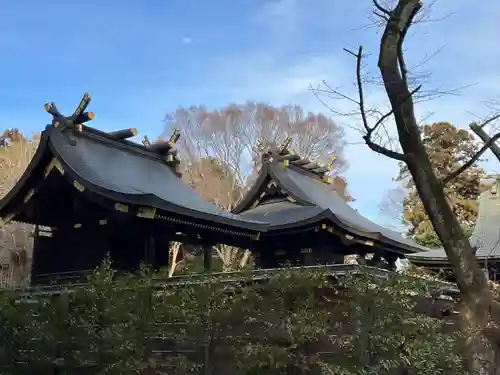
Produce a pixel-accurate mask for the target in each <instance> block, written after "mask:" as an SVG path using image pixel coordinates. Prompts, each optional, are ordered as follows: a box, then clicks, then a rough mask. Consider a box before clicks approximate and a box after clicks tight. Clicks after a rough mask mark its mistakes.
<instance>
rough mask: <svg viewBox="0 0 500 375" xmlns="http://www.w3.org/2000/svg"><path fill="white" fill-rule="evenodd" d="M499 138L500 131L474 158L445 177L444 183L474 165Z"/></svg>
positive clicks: (442, 181)
mask: <svg viewBox="0 0 500 375" xmlns="http://www.w3.org/2000/svg"><path fill="white" fill-rule="evenodd" d="M499 138H500V133H497V134H495V135H494V136H493V137H491V138H489V139H488V141H487V142H485V143H484V145H483V147H481V149H480V150H479V151H478V152H477V153H476V154H475V155H474V156H473V157H472V158H470V159H469V161H468V162H467V163H465V164H463V165H462V166H461V167H460V168H458V169H457V170H455V171H453V172H452V173H450V174H449V175H448V176H446V177H445V178H443V179H442V180H441V183H442V184H443V185H446V184H447V183H448V182H450V181H452V180H453V179H455V178H457V177H458V176H459V175H460V173H462V172H464V171H465V170H466V169H468V168H470V167H471V166H472V165H474V163H476V162H477V161H478V160H479V158H480V157H481V155H482V154H484V153H485V152H486V150H488V149H489V148H490V147H491V145H492V144H494V143H495V141H497V140H498V139H499Z"/></svg>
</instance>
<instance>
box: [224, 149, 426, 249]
mask: <svg viewBox="0 0 500 375" xmlns="http://www.w3.org/2000/svg"><path fill="white" fill-rule="evenodd" d="M330 169H331V168H329V167H321V166H319V165H318V164H315V163H311V162H310V161H308V160H304V159H301V158H300V157H299V156H297V155H295V154H293V153H291V152H290V151H289V150H288V149H286V148H282V149H281V150H280V149H278V148H274V149H270V150H268V151H267V152H265V153H264V155H263V166H262V168H261V171H260V173H259V176H258V178H257V182H256V183H255V184H254V186H253V187H252V188H251V189H250V190H249V192H248V193H247V194H246V196H245V197H244V198H243V199H242V201H241V202H240V204H239V205H238V206H237V207H236V208H235V210H234V211H233V212H235V213H239V214H242V215H245V214H246V213H249V214H250V215H251V217H252V218H254V219H256V220H259V219H262V220H264V219H265V220H269V221H271V222H272V223H273V225H271V227H270V228H269V230H270V231H272V230H273V228H274V225H275V224H276V227H277V228H279V224H280V223H284V222H286V223H288V224H289V226H290V225H291V224H292V223H293V225H295V226H297V227H298V226H301V225H304V223H305V222H306V221H307V222H308V223H312V221H314V220H316V223H318V222H319V221H320V220H322V221H324V220H325V219H329V220H330V221H332V222H333V223H335V224H336V225H337V226H340V227H342V228H343V229H344V230H346V231H347V232H348V233H351V234H355V235H357V236H361V237H363V238H367V239H371V240H375V241H379V242H380V243H383V244H385V245H386V246H390V247H391V248H393V249H394V248H395V249H399V250H400V251H401V252H403V253H413V252H419V251H422V250H427V248H425V247H423V246H420V245H418V244H417V243H415V242H414V241H412V240H409V239H406V238H404V237H403V236H402V235H401V234H400V233H398V232H395V231H392V230H390V229H387V228H384V227H382V226H380V225H378V224H376V223H374V222H372V221H370V220H368V219H367V218H365V217H364V216H363V215H361V214H360V213H359V212H357V211H356V210H355V209H353V208H352V207H351V206H349V204H348V203H347V202H346V199H342V198H341V197H340V196H339V194H338V193H337V192H336V191H335V190H334V189H333V188H332V182H333V180H334V179H332V178H330V176H329V171H330ZM270 182H274V183H275V184H276V185H277V186H278V187H279V189H281V191H283V194H285V195H288V196H289V197H290V198H291V199H292V200H293V201H295V202H296V204H292V203H286V202H283V203H281V204H277V203H273V204H272V206H270V207H266V206H267V205H268V204H263V203H259V200H260V199H261V197H262V194H263V192H264V191H265V189H266V186H268V185H269V184H270ZM256 205H257V206H256ZM255 206H256V207H255ZM261 207H262V208H261ZM271 207H272V208H271ZM292 207H293V208H292Z"/></svg>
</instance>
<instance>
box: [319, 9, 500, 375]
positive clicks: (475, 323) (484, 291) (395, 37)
mask: <svg viewBox="0 0 500 375" xmlns="http://www.w3.org/2000/svg"><path fill="white" fill-rule="evenodd" d="M422 6H423V5H422V2H421V1H420V0H398V1H395V5H394V6H393V7H391V8H389V7H384V6H382V5H380V4H379V3H378V2H377V1H376V0H374V12H375V14H376V15H377V17H378V18H379V20H381V25H382V27H383V34H382V37H381V40H380V50H379V55H378V68H379V72H380V77H381V80H382V83H383V87H384V90H385V93H386V94H387V97H388V99H389V103H390V110H389V111H387V112H385V113H383V112H381V111H379V110H374V109H372V108H370V107H369V106H368V105H367V104H366V100H365V92H364V84H365V82H366V80H365V79H364V76H363V72H362V68H363V65H362V64H363V63H362V62H363V57H364V55H363V47H359V49H358V50H357V51H350V50H346V51H347V52H348V53H349V54H350V55H351V56H353V57H354V58H355V61H356V64H355V76H356V86H357V97H356V98H350V97H347V96H346V100H350V101H351V102H353V103H355V105H356V106H357V108H358V112H357V113H359V116H360V120H361V123H362V126H363V135H362V137H363V140H364V142H365V143H366V145H367V146H368V147H369V148H370V149H371V150H373V151H375V152H377V153H379V154H382V155H385V156H387V157H389V158H392V159H394V160H397V161H399V162H402V163H405V164H406V165H407V166H408V169H409V171H410V173H411V176H412V178H413V180H414V182H415V186H416V189H417V192H418V194H419V196H420V198H421V200H422V202H423V204H424V207H425V209H426V211H427V214H428V216H429V218H430V220H431V222H432V224H433V226H434V229H435V231H436V233H437V234H438V236H439V238H440V240H441V242H442V244H443V247H444V249H445V251H446V254H447V256H448V259H449V261H450V263H451V266H452V268H453V271H454V273H455V277H456V280H457V283H458V286H459V288H460V290H461V296H462V300H463V302H464V307H465V312H464V317H466V318H467V319H465V320H466V321H467V322H468V327H469V328H471V329H472V331H473V332H475V333H479V335H477V336H474V339H473V340H472V336H471V341H472V343H471V344H473V345H474V348H475V349H479V348H480V350H481V352H482V353H483V354H484V355H482V356H481V360H480V361H479V360H478V361H475V362H474V368H476V369H477V368H481V371H482V372H481V373H488V374H496V373H498V371H500V326H499V325H500V305H499V303H498V302H497V301H495V299H494V298H493V294H492V292H491V289H490V288H489V285H488V282H487V280H486V277H485V273H484V272H483V271H482V270H481V269H480V267H479V265H478V262H477V261H476V259H475V255H474V252H473V249H472V248H471V245H470V243H469V241H468V238H467V236H466V235H465V234H464V232H463V230H462V228H461V226H460V224H459V222H458V220H457V218H456V217H455V215H454V214H453V211H452V209H451V207H450V205H449V204H448V202H447V200H446V197H445V194H444V189H443V188H444V186H445V185H446V184H447V183H449V182H450V181H452V180H453V179H454V178H456V177H457V176H458V175H459V174H460V173H462V172H463V171H465V170H466V169H467V168H469V167H470V166H472V165H473V164H474V163H476V162H477V161H478V160H479V158H480V157H481V155H482V154H483V153H484V152H485V151H486V150H488V148H489V147H491V146H492V145H493V144H494V142H495V141H496V140H497V139H499V138H500V133H497V134H494V135H493V136H491V137H489V138H488V139H487V140H486V142H485V143H484V145H483V147H482V148H481V149H480V150H479V152H478V153H477V154H475V155H474V156H473V157H472V158H471V159H470V160H468V161H466V162H464V163H463V164H462V165H461V166H460V167H459V168H457V169H456V170H455V171H453V172H452V173H451V174H449V175H447V176H444V177H443V178H441V179H440V178H438V177H437V176H436V175H435V173H434V171H433V168H432V165H431V162H430V160H429V157H428V155H427V153H426V151H425V148H424V146H423V144H422V140H421V135H420V127H419V124H418V122H417V119H416V116H415V100H416V95H417V94H418V93H421V92H422V86H420V85H415V82H412V81H411V80H410V79H409V75H408V67H407V63H406V60H405V54H404V48H403V44H404V41H405V37H406V36H407V34H408V31H409V29H410V27H411V26H412V25H413V24H414V23H415V21H416V20H417V17H418V15H419V14H420V13H421V10H422ZM326 91H329V92H330V93H331V94H335V95H338V96H340V95H342V93H340V92H338V91H337V90H333V89H331V88H330V87H329V86H327V89H326ZM388 120H392V121H393V122H394V123H395V125H396V130H397V138H398V141H399V142H398V143H399V147H397V148H394V147H391V145H389V144H381V143H380V140H381V139H382V135H383V134H384V132H386V129H385V127H384V124H385V123H386V121H388ZM491 120H493V119H491ZM491 120H487V121H486V122H489V121H491ZM486 122H485V123H486ZM485 340H486V341H485Z"/></svg>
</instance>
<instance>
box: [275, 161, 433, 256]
mask: <svg viewBox="0 0 500 375" xmlns="http://www.w3.org/2000/svg"><path fill="white" fill-rule="evenodd" d="M271 168H272V173H273V175H274V176H276V178H277V179H278V180H279V181H280V182H281V183H282V184H283V185H284V186H287V187H288V189H289V190H290V192H291V193H292V194H293V195H295V196H296V197H298V198H299V199H300V200H302V201H305V202H308V203H310V204H312V205H314V206H317V207H320V208H321V209H323V210H328V211H329V212H330V213H331V215H332V216H333V217H335V218H336V219H337V220H338V221H340V222H341V223H342V224H344V226H345V227H346V228H347V229H349V230H351V231H353V232H360V234H364V235H367V237H372V238H373V237H380V239H381V240H382V241H384V240H389V241H390V242H394V243H397V244H400V245H403V246H404V247H407V248H409V249H412V250H413V251H418V250H424V249H426V248H425V247H423V246H420V245H418V244H417V243H415V242H414V241H411V240H408V239H406V238H404V237H403V236H402V235H401V234H400V233H398V232H395V231H393V230H390V229H387V228H384V227H382V226H380V225H378V224H376V223H374V222H372V221H371V220H369V219H367V218H366V217H364V216H363V215H361V214H360V213H359V212H358V211H356V210H355V209H354V208H352V207H351V206H349V204H348V203H347V202H345V201H344V200H343V199H342V198H340V197H339V195H338V194H337V193H336V192H335V191H333V190H332V189H331V188H330V186H329V185H328V184H326V183H325V182H323V181H320V180H317V179H314V178H311V177H309V176H308V175H307V174H305V173H301V171H299V170H296V169H295V168H292V167H289V168H283V166H281V165H279V164H276V165H273V166H272V167H271Z"/></svg>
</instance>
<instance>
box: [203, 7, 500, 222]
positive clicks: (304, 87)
mask: <svg viewBox="0 0 500 375" xmlns="http://www.w3.org/2000/svg"><path fill="white" fill-rule="evenodd" d="M320 3H322V2H320ZM304 4H305V3H304V2H301V1H299V0H281V1H274V2H271V3H269V4H268V5H267V6H266V7H264V8H263V9H262V11H261V12H260V13H259V14H258V20H259V21H260V22H265V23H266V24H267V25H268V26H269V31H270V32H271V35H269V38H268V39H269V40H271V41H272V45H266V46H265V48H264V49H263V50H262V51H252V53H251V54H248V55H247V54H245V55H244V56H243V55H240V56H236V57H235V56H233V57H231V58H229V59H228V58H227V57H224V59H225V63H224V69H223V72H222V71H221V72H219V73H215V74H214V76H213V77H209V80H210V81H212V82H217V87H218V88H219V89H220V90H223V91H224V92H230V93H231V98H233V100H235V101H241V100H262V101H269V102H271V103H273V104H290V103H294V104H295V103H297V104H301V105H302V106H303V107H305V108H306V109H311V110H314V111H321V112H324V113H327V112H328V110H327V109H326V108H325V107H324V106H323V105H322V104H321V103H319V101H318V100H317V99H316V98H315V97H314V96H313V95H312V93H311V92H310V90H309V84H310V83H312V84H313V85H314V84H320V83H321V82H322V81H323V80H325V81H327V82H328V83H329V84H330V85H332V86H334V87H340V88H341V89H342V91H343V92H344V93H346V94H348V95H353V96H354V95H355V93H356V92H355V89H354V87H353V84H352V82H353V80H354V65H353V64H354V61H353V60H352V59H351V58H349V56H347V55H345V54H344V53H343V52H342V49H341V47H342V46H341V45H339V44H338V43H337V44H333V46H332V48H334V49H332V50H331V51H326V52H327V53H323V54H320V55H318V54H308V55H305V56H303V58H302V59H301V60H300V61H297V60H291V59H290V60H287V59H286V58H282V56H281V55H280V54H281V53H282V52H283V50H284V49H285V47H289V46H290V44H293V42H294V41H293V36H294V35H297V33H300V31H301V30H303V28H304V27H307V22H306V21H304V18H303V17H297V15H301V14H302V15H303V14H305V13H304ZM323 5H324V6H325V8H324V9H323V10H321V9H320V10H318V9H316V10H315V13H323V14H325V15H327V16H328V17H329V18H330V19H331V20H330V21H331V22H332V23H335V19H336V18H338V13H337V16H336V15H335V13H334V12H332V5H331V3H330V4H326V3H325V4H323ZM490 5H491V4H488V5H486V4H483V5H479V4H474V5H473V7H474V9H475V10H476V12H475V13H474V14H476V15H477V14H479V15H481V19H478V18H477V17H474V18H473V19H472V18H470V17H469V15H470V14H472V13H470V12H471V11H472V9H469V7H470V6H472V5H470V4H468V3H467V2H466V1H464V0H457V1H454V2H451V1H449V2H446V1H443V2H439V3H437V5H436V6H435V9H434V10H433V12H434V14H435V18H436V19H438V18H441V17H442V16H444V15H447V14H449V13H451V12H453V11H455V12H457V14H456V15H455V16H452V17H450V18H446V19H444V20H443V21H440V22H429V23H424V24H421V25H418V27H416V28H415V32H414V34H413V35H412V37H411V40H410V41H409V43H408V60H409V61H410V62H411V63H413V64H417V63H419V62H420V61H422V60H424V59H425V56H426V55H428V54H432V53H433V52H434V51H435V50H437V49H439V48H440V47H442V46H443V45H445V47H446V48H444V50H443V51H442V52H441V53H440V54H438V55H436V56H435V57H434V58H433V59H431V60H430V61H429V62H428V63H427V64H426V65H425V66H424V68H423V69H426V70H430V71H431V72H434V76H432V77H431V79H430V80H429V83H428V84H427V86H426V87H427V88H428V89H432V88H433V87H436V88H437V89H443V90H447V89H453V88H456V87H461V86H465V85H469V84H474V83H477V84H476V85H474V86H471V87H469V88H468V89H466V90H464V91H463V92H460V93H459V95H449V96H443V97H441V98H438V99H436V100H434V101H430V102H424V103H420V104H418V105H417V115H418V116H419V118H421V119H425V120H426V121H428V122H431V121H450V122H452V123H454V124H456V125H459V126H467V124H468V123H469V122H470V121H472V120H474V119H475V118H474V116H473V115H472V114H471V113H470V112H468V111H476V112H477V113H479V114H484V113H485V112H484V111H486V109H485V108H484V106H483V104H482V102H483V101H485V100H489V99H491V98H493V97H495V96H498V93H499V92H500V74H498V70H497V68H496V67H495V66H494V65H493V64H490V65H488V64H486V62H487V61H491V59H492V54H493V55H495V56H496V55H499V54H500V53H499V52H498V51H494V52H492V48H491V45H490V43H486V42H484V41H485V40H488V39H489V40H491V38H492V37H493V36H494V35H497V34H499V33H500V24H498V23H497V22H496V20H495V22H493V20H494V17H493V12H492V11H491V9H489V8H490ZM342 7H345V5H343V6H342ZM478 7H479V8H482V11H481V10H478V9H477V8H478ZM495 8H498V10H500V3H499V5H495ZM363 9H364V8H363ZM369 9H370V8H369V7H366V9H365V10H366V12H369ZM355 11H356V12H358V14H359V12H360V9H358V8H356V9H355ZM349 13H352V10H351V12H347V13H345V12H344V17H346V18H349V15H350V14H349ZM464 13H466V15H467V17H464ZM352 21H353V24H352V25H351V29H354V28H356V27H357V26H361V25H362V24H363V23H366V17H362V16H359V15H358V18H356V17H352ZM355 21H356V22H358V25H356V24H354V23H355ZM318 22H321V21H320V20H318ZM457 22H458V24H457ZM482 25H484V26H485V27H484V28H483V27H482ZM272 32H274V34H272ZM347 32H349V30H346V33H347ZM366 33H368V35H367V34H366ZM374 33H376V30H373V29H371V30H366V31H364V32H355V33H353V34H354V35H355V36H356V37H357V38H359V41H358V40H350V42H351V43H352V44H353V45H356V43H363V44H364V47H365V51H367V53H372V55H371V56H370V57H368V58H367V59H366V61H365V62H366V64H367V69H368V70H369V71H371V73H376V72H377V67H376V56H375V55H373V54H376V53H377V50H378V37H375V36H374ZM342 38H345V35H343V36H342ZM464 41H466V43H464ZM474 41H476V42H477V43H474ZM464 44H465V45H464ZM284 46H285V47H284ZM461 56H462V57H461ZM493 60H494V61H498V59H493ZM477 61H483V62H484V63H485V64H482V66H484V69H482V70H481V71H478V70H477V69H476V66H477ZM367 91H368V92H369V93H370V95H369V97H368V98H367V100H368V101H369V102H370V103H371V104H372V105H377V107H379V108H380V109H381V110H383V108H387V98H386V96H385V93H384V91H383V89H382V88H381V87H378V88H377V87H371V88H370V89H368V90H367ZM328 104H329V105H331V106H332V107H335V108H336V109H337V110H340V111H345V112H347V111H348V110H349V109H352V103H349V102H348V101H345V100H331V101H330V102H329V103H328ZM331 115H332V117H335V118H336V119H337V121H339V122H340V123H344V124H348V125H353V126H359V122H358V121H357V120H356V119H353V118H343V117H339V116H335V115H334V114H331ZM388 131H389V132H390V133H391V134H392V135H395V128H394V127H390V126H389V127H388ZM346 133H347V140H348V141H351V142H361V141H362V139H361V136H360V135H359V134H358V133H356V132H355V131H352V130H351V129H350V128H349V127H346ZM346 153H347V155H346V156H347V158H348V160H349V164H350V169H349V171H348V172H347V178H348V181H349V187H350V190H351V192H352V194H353V195H354V196H355V197H356V198H357V202H356V206H357V207H359V208H360V210H361V211H362V212H363V213H364V214H367V215H368V216H369V217H370V218H372V219H375V218H376V216H377V215H378V206H379V205H378V203H379V202H380V201H381V199H382V198H383V196H384V195H385V193H386V192H387V191H388V190H390V189H391V188H392V187H393V183H392V178H393V177H395V176H396V175H397V172H398V165H397V163H396V162H395V161H394V160H390V159H388V158H386V157H384V156H381V155H376V154H375V153H374V152H372V151H371V150H369V149H368V148H367V147H366V146H365V145H363V144H357V145H352V146H349V147H348V148H347V150H346ZM493 164H494V163H493ZM496 164H498V162H496ZM490 167H491V165H490V166H488V168H490ZM497 169H500V166H498V168H497Z"/></svg>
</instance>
